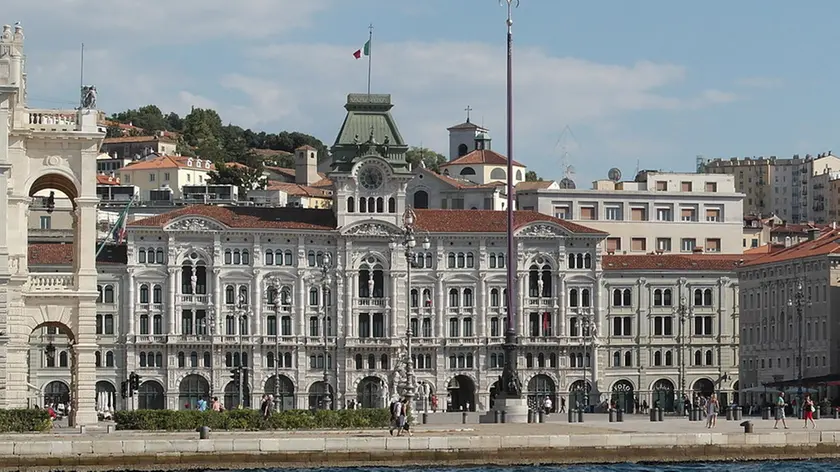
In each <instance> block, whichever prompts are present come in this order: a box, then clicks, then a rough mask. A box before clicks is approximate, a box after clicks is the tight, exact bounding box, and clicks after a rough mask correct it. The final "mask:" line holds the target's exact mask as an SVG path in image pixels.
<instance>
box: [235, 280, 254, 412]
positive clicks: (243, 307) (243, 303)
mask: <svg viewBox="0 0 840 472" xmlns="http://www.w3.org/2000/svg"><path fill="white" fill-rule="evenodd" d="M250 310H251V309H250V307H249V306H248V299H247V296H246V295H245V293H241V292H240V294H239V303H238V304H237V305H236V315H237V321H238V322H239V326H238V328H239V366H238V369H239V408H242V407H244V406H245V402H244V401H243V397H244V396H245V378H246V376H247V371H248V369H247V368H246V367H245V366H244V363H245V362H244V361H245V357H244V355H243V352H242V341H243V336H244V334H243V333H242V332H243V331H244V330H245V329H247V321H248V315H249V314H250Z"/></svg>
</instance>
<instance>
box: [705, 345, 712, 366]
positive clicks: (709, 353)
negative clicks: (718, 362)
mask: <svg viewBox="0 0 840 472" xmlns="http://www.w3.org/2000/svg"><path fill="white" fill-rule="evenodd" d="M712 364H714V357H713V355H712V350H711V349H709V350H708V351H706V365H712Z"/></svg>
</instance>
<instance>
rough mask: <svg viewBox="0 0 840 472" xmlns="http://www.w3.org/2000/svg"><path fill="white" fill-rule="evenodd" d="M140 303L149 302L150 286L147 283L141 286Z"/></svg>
mask: <svg viewBox="0 0 840 472" xmlns="http://www.w3.org/2000/svg"><path fill="white" fill-rule="evenodd" d="M140 303H143V304H145V303H149V286H148V285H146V284H143V285H141V286H140Z"/></svg>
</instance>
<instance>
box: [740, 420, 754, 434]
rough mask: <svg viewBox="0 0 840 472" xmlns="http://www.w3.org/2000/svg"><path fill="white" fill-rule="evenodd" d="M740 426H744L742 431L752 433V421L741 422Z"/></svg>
mask: <svg viewBox="0 0 840 472" xmlns="http://www.w3.org/2000/svg"><path fill="white" fill-rule="evenodd" d="M741 426H743V427H744V433H747V434H749V433H752V432H753V423H752V421H744V422H743V423H741Z"/></svg>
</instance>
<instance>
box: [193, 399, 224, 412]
mask: <svg viewBox="0 0 840 472" xmlns="http://www.w3.org/2000/svg"><path fill="white" fill-rule="evenodd" d="M185 406H186V407H187V408H188V409H189V407H190V404H189V403H187V404H186V405H185ZM195 409H196V410H198V411H207V410H208V409H210V410H213V411H225V406H224V405H222V402H220V401H219V397H213V398H212V399H211V400H210V401H207V399H206V398H203V397H202V398H199V399H198V401H197V402H196V404H195Z"/></svg>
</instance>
